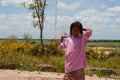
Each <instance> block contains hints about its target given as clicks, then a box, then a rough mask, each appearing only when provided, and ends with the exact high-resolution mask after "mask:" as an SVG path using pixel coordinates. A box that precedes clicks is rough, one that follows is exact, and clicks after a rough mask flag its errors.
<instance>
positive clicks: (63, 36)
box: [60, 33, 67, 43]
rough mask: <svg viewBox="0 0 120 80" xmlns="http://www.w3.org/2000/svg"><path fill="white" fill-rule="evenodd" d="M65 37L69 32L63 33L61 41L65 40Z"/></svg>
mask: <svg viewBox="0 0 120 80" xmlns="http://www.w3.org/2000/svg"><path fill="white" fill-rule="evenodd" d="M64 38H67V33H63V34H62V35H61V38H60V43H61V42H63V40H64Z"/></svg>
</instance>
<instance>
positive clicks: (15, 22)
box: [0, 0, 120, 40]
mask: <svg viewBox="0 0 120 80" xmlns="http://www.w3.org/2000/svg"><path fill="white" fill-rule="evenodd" d="M22 2H27V3H31V2H32V0H0V38H7V37H9V36H11V35H15V36H17V37H18V38H23V35H24V34H26V33H28V34H30V35H32V38H39V28H34V27H33V26H32V22H33V21H34V20H33V18H32V17H31V14H32V13H31V12H30V11H29V10H28V9H27V8H24V7H21V6H20V4H21V3H22ZM54 15H55V0H47V6H46V10H45V26H44V38H45V39H53V38H54V27H55V26H54V20H55V17H54ZM76 20H78V21H80V22H81V23H82V24H83V26H84V27H86V28H91V29H92V30H93V35H92V37H91V38H90V39H116V40H120V0H58V14H57V38H59V37H60V35H61V34H62V33H64V32H66V33H67V34H68V35H69V27H70V24H71V23H72V22H73V21H76Z"/></svg>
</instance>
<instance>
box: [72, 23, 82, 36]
mask: <svg viewBox="0 0 120 80" xmlns="http://www.w3.org/2000/svg"><path fill="white" fill-rule="evenodd" d="M73 27H79V29H80V34H81V35H82V34H83V26H82V24H81V23H80V22H79V21H75V22H73V23H72V24H71V25H70V36H71V35H72V28H73Z"/></svg>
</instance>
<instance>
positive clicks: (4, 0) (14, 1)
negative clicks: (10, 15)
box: [0, 0, 32, 6]
mask: <svg viewBox="0 0 120 80" xmlns="http://www.w3.org/2000/svg"><path fill="white" fill-rule="evenodd" d="M22 2H27V3H31V2H32V0H0V4H1V5H2V6H19V5H20V4H21V3H22Z"/></svg>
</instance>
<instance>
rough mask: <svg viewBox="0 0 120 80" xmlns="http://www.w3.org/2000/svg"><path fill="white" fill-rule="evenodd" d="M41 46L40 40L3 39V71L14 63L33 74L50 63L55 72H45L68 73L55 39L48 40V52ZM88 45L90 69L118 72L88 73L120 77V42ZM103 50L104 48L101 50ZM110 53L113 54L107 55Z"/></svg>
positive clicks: (0, 51)
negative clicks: (41, 66) (43, 65)
mask: <svg viewBox="0 0 120 80" xmlns="http://www.w3.org/2000/svg"><path fill="white" fill-rule="evenodd" d="M26 42H27V43H26ZM57 42H58V41H57ZM39 43H40V42H39V40H37V39H34V40H28V41H25V40H20V39H15V40H13V39H4V40H0V68H9V66H10V65H9V64H10V63H15V64H16V65H17V66H16V68H17V69H20V70H29V71H32V70H41V68H38V66H39V65H40V64H47V65H52V68H54V69H52V70H48V69H45V70H44V71H56V72H64V52H63V51H58V50H57V47H56V46H54V44H53V43H54V40H44V44H45V49H44V53H43V52H42V51H43V50H42V49H41V47H40V44H39ZM87 46H88V47H86V54H87V62H88V67H89V68H101V69H102V68H107V69H111V68H112V69H113V70H115V71H113V72H109V71H106V70H103V71H101V70H94V71H92V72H90V71H86V74H89V75H94V74H97V75H98V76H100V77H102V76H107V77H117V78H120V42H119V41H89V42H88V43H87ZM99 47H102V48H100V49H99ZM105 48H108V49H105ZM106 51H107V52H109V54H105V53H106ZM7 64H8V65H7ZM13 67H14V66H13ZM116 70H117V71H116Z"/></svg>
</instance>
